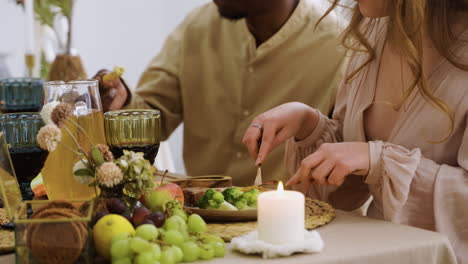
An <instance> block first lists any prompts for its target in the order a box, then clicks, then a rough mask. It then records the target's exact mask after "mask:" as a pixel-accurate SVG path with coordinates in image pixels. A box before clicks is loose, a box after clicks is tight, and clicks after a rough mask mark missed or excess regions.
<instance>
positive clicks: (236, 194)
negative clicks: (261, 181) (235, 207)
mask: <svg viewBox="0 0 468 264" xmlns="http://www.w3.org/2000/svg"><path fill="white" fill-rule="evenodd" d="M242 194H243V192H242V191H241V190H240V189H239V188H235V187H231V188H227V189H226V190H224V191H223V195H224V200H226V201H227V202H228V203H231V204H235V203H236V201H237V200H238V199H239V198H240V197H241V196H242Z"/></svg>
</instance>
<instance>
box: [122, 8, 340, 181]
mask: <svg viewBox="0 0 468 264" xmlns="http://www.w3.org/2000/svg"><path fill="white" fill-rule="evenodd" d="M319 2H320V1H314V0H301V1H300V3H299V4H298V6H297V7H296V9H295V10H294V12H293V14H292V15H291V17H290V18H289V19H288V21H287V22H286V23H285V24H284V25H283V27H282V28H281V29H280V30H279V31H278V32H277V33H276V34H275V35H274V36H272V37H271V38H270V39H269V40H268V41H266V42H264V43H263V44H261V45H260V46H259V47H257V46H256V42H255V39H254V37H253V36H252V35H251V33H250V32H249V31H248V29H247V25H246V21H245V20H244V19H243V20H239V21H236V22H233V21H230V20H227V19H223V18H221V17H220V15H219V14H218V10H217V7H216V6H215V5H214V4H213V3H209V4H206V5H203V6H201V7H199V8H198V9H195V10H194V11H193V12H192V13H191V14H189V15H188V16H187V17H186V19H185V20H184V21H183V23H182V24H180V25H179V26H178V27H177V28H176V30H175V31H174V32H173V33H172V34H171V35H170V36H169V37H168V39H167V40H166V42H165V45H164V47H163V49H162V51H161V52H160V53H159V55H157V56H156V57H155V58H154V59H153V60H152V61H151V63H150V65H149V67H148V68H147V69H146V71H145V72H144V73H143V75H142V77H141V80H140V81H139V84H138V87H137V89H136V92H135V93H134V94H133V96H132V100H131V102H130V105H128V106H127V108H157V109H159V110H161V112H162V137H163V140H165V139H167V138H168V137H169V135H170V134H171V133H172V132H173V131H174V129H175V128H176V127H177V126H178V125H179V124H180V123H181V122H184V134H183V136H184V139H183V140H184V145H183V156H184V162H185V166H186V170H187V173H188V174H189V175H192V176H195V175H212V174H221V175H229V176H232V177H233V182H234V184H235V185H251V184H253V182H254V179H255V175H256V167H255V164H254V160H252V158H251V157H250V156H249V155H248V153H247V150H246V148H245V146H244V145H243V144H242V142H241V141H242V137H243V134H244V132H245V130H246V129H247V128H248V126H249V125H250V124H251V122H252V120H253V118H254V117H255V116H257V115H259V114H261V113H263V112H265V111H266V110H268V109H271V108H273V107H275V106H277V105H280V104H283V103H286V102H290V101H299V102H303V103H306V104H308V105H311V106H313V107H316V108H318V109H320V110H321V111H322V112H323V113H328V112H330V110H331V109H332V106H333V104H334V98H335V94H336V88H337V86H338V84H339V79H340V78H341V71H342V68H343V67H342V66H343V64H344V51H342V50H339V45H338V44H339V35H340V33H341V29H342V27H341V25H342V23H341V21H340V19H338V17H337V16H335V15H334V14H332V15H330V16H328V17H327V18H326V19H325V20H324V21H323V22H322V23H321V24H320V25H319V26H318V27H317V28H316V29H315V24H316V22H317V20H318V19H319V18H320V16H321V15H322V14H323V13H324V11H325V10H326V9H325V7H322V6H320V5H319ZM283 154H284V147H280V148H278V149H276V150H275V151H274V152H273V153H272V154H271V155H270V156H269V157H268V160H266V162H265V164H263V167H262V174H263V179H264V180H271V179H283V178H284V177H285V176H286V170H285V168H284V165H283V162H282V160H283Z"/></svg>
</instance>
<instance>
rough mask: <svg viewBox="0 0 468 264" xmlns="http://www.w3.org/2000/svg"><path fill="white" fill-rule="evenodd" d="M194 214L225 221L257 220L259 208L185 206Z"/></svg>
mask: <svg viewBox="0 0 468 264" xmlns="http://www.w3.org/2000/svg"><path fill="white" fill-rule="evenodd" d="M185 208H186V209H188V210H190V212H191V213H192V214H198V215H200V216H201V217H202V218H203V219H204V220H205V221H208V222H212V221H223V222H238V221H252V220H257V210H239V211H227V210H211V209H200V208H198V207H185Z"/></svg>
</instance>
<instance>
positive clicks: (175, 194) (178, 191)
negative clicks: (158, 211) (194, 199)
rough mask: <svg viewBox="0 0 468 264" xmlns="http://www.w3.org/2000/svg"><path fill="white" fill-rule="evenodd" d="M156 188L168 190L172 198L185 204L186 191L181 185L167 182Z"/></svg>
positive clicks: (156, 189)
mask: <svg viewBox="0 0 468 264" xmlns="http://www.w3.org/2000/svg"><path fill="white" fill-rule="evenodd" d="M154 190H155V191H168V192H169V194H170V196H171V198H172V199H175V200H177V201H179V202H181V203H182V204H184V192H183V191H182V188H180V186H179V185H177V184H175V183H172V182H166V183H163V184H162V185H160V186H159V187H156V188H155V189H154Z"/></svg>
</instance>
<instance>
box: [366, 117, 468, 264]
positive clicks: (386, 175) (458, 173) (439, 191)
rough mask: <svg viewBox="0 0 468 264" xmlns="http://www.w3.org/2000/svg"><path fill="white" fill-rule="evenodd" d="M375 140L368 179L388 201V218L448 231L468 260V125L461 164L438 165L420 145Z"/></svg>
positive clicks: (380, 197)
mask: <svg viewBox="0 0 468 264" xmlns="http://www.w3.org/2000/svg"><path fill="white" fill-rule="evenodd" d="M467 122H468V118H467ZM369 144H370V150H371V168H370V172H369V174H368V176H367V178H366V183H367V184H368V185H369V189H370V191H371V193H372V195H373V197H374V199H375V200H376V201H379V202H380V203H381V204H382V209H381V210H382V212H380V213H381V214H382V215H383V218H384V219H385V220H388V221H392V222H396V223H402V224H408V225H412V226H418V227H420V228H426V229H430V230H436V231H438V232H440V233H442V234H445V235H447V236H448V238H449V240H450V241H451V243H452V246H453V247H454V249H455V252H457V254H458V255H459V254H462V255H463V258H462V259H468V172H467V169H468V129H466V130H465V134H464V136H463V141H462V144H461V146H460V148H459V151H458V166H448V165H444V164H437V163H435V162H434V161H432V160H429V159H427V158H424V157H423V156H422V154H421V151H420V150H419V149H412V150H408V149H406V148H403V147H401V146H397V145H394V144H391V143H384V142H380V141H376V142H369ZM370 213H372V212H370ZM458 257H461V256H458Z"/></svg>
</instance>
